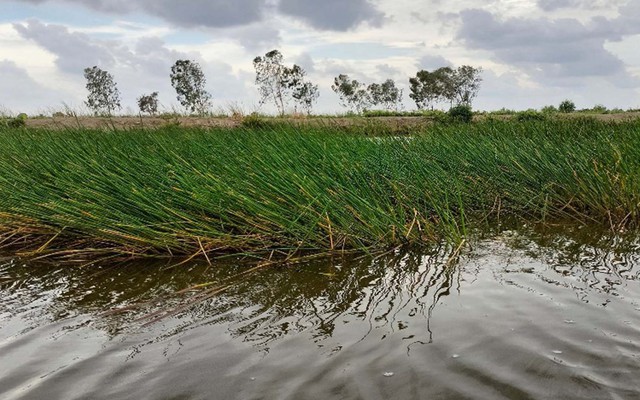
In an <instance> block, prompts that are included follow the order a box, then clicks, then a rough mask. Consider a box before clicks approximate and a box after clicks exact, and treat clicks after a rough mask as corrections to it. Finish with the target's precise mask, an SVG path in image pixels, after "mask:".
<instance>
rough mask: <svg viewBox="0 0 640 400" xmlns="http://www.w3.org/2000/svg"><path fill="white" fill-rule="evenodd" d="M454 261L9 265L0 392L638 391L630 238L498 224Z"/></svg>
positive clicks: (2, 309)
mask: <svg viewBox="0 0 640 400" xmlns="http://www.w3.org/2000/svg"><path fill="white" fill-rule="evenodd" d="M451 252H452V249H451V248H447V247H444V246H443V247H436V248H433V249H429V250H424V249H423V250H421V251H413V252H411V251H410V252H400V251H396V252H392V253H389V254H384V255H379V256H377V257H373V256H349V257H344V258H343V257H340V258H332V259H326V258H325V259H319V260H316V261H313V262H307V263H305V264H300V265H295V266H288V267H269V268H263V269H258V270H255V271H254V272H251V273H249V274H244V275H239V274H241V273H242V272H243V271H246V270H247V269H248V268H250V266H248V265H247V264H246V263H240V262H236V261H234V260H228V261H227V262H225V263H224V264H216V265H214V266H208V265H207V264H206V262H202V261H199V262H194V263H192V264H184V265H181V266H178V267H172V264H171V263H170V262H167V263H161V264H155V265H154V264H150V263H139V262H138V263H130V264H121V265H111V266H91V267H85V268H77V267H69V266H66V267H64V266H60V267H54V266H40V265H23V264H22V262H19V261H15V260H13V261H12V260H11V259H5V260H4V261H0V265H2V267H0V296H1V299H2V302H1V303H0V398H1V399H465V398H468V399H501V398H508V399H556V398H558V399H560V398H562V399H638V398H640V379H638V377H640V242H639V241H638V240H637V239H634V238H633V237H629V236H626V237H620V236H611V235H606V234H605V235H600V234H598V235H596V234H594V233H593V232H587V231H586V230H581V229H578V228H565V229H563V230H562V231H560V232H534V231H527V230H522V231H519V232H515V231H507V232H503V233H501V234H499V235H497V236H494V237H491V238H487V239H483V240H478V241H474V242H473V243H472V248H471V249H469V248H466V249H465V250H464V251H463V252H462V253H461V257H460V258H459V259H458V258H455V257H453V258H452V257H451ZM174 263H175V261H174ZM203 283H209V285H208V286H203V287H199V288H195V289H194V290H192V291H188V292H184V293H182V294H176V292H177V291H180V290H182V289H185V288H189V287H192V286H194V285H198V284H203ZM109 310H111V311H110V312H105V311H109ZM114 310H116V311H118V312H115V311H114Z"/></svg>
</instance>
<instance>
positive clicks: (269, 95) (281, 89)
mask: <svg viewBox="0 0 640 400" xmlns="http://www.w3.org/2000/svg"><path fill="white" fill-rule="evenodd" d="M253 67H254V68H255V71H256V85H257V86H258V92H259V93H260V104H265V103H267V102H271V103H272V104H273V105H274V106H275V107H276V109H277V110H278V113H279V114H280V115H284V114H285V112H286V109H287V106H288V104H289V102H290V101H292V100H293V101H294V102H295V104H296V109H297V106H300V107H301V108H303V109H304V110H305V111H307V112H308V113H310V112H311V109H312V108H313V104H314V103H315V102H316V101H317V99H318V97H319V91H318V86H317V85H314V84H313V83H311V82H309V81H307V80H305V78H306V75H307V73H306V71H305V70H304V69H303V68H302V67H300V66H299V65H295V64H294V65H293V66H291V67H288V66H286V65H285V64H284V57H283V56H282V53H280V51H278V50H271V51H270V52H268V53H266V54H265V55H264V56H262V57H256V58H254V60H253Z"/></svg>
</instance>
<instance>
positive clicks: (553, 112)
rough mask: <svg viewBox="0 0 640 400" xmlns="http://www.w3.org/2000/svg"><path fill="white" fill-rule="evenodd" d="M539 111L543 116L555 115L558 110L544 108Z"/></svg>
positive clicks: (554, 107) (549, 107)
mask: <svg viewBox="0 0 640 400" xmlns="http://www.w3.org/2000/svg"><path fill="white" fill-rule="evenodd" d="M540 111H541V112H542V113H544V114H555V113H557V112H558V109H557V108H556V106H544V107H542V109H541V110H540Z"/></svg>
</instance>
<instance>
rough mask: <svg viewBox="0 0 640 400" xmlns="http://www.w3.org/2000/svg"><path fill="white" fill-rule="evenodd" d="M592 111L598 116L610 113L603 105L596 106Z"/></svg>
mask: <svg viewBox="0 0 640 400" xmlns="http://www.w3.org/2000/svg"><path fill="white" fill-rule="evenodd" d="M591 111H592V112H594V113H596V114H606V113H607V112H609V110H608V109H607V107H605V106H603V105H602V104H596V105H595V106H593V108H592V109H591Z"/></svg>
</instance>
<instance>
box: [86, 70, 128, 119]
mask: <svg viewBox="0 0 640 400" xmlns="http://www.w3.org/2000/svg"><path fill="white" fill-rule="evenodd" d="M84 77H85V79H86V80H87V85H86V88H87V90H88V91H89V94H88V96H87V100H86V101H85V104H86V105H87V107H89V108H90V109H92V110H93V112H94V113H96V114H101V113H104V114H107V115H111V114H112V112H113V111H115V110H120V109H121V108H122V106H121V104H120V91H119V90H118V87H117V85H116V83H115V81H114V80H113V75H111V74H110V73H109V72H107V71H104V70H102V69H100V68H98V67H97V66H93V67H91V68H85V69H84Z"/></svg>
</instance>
